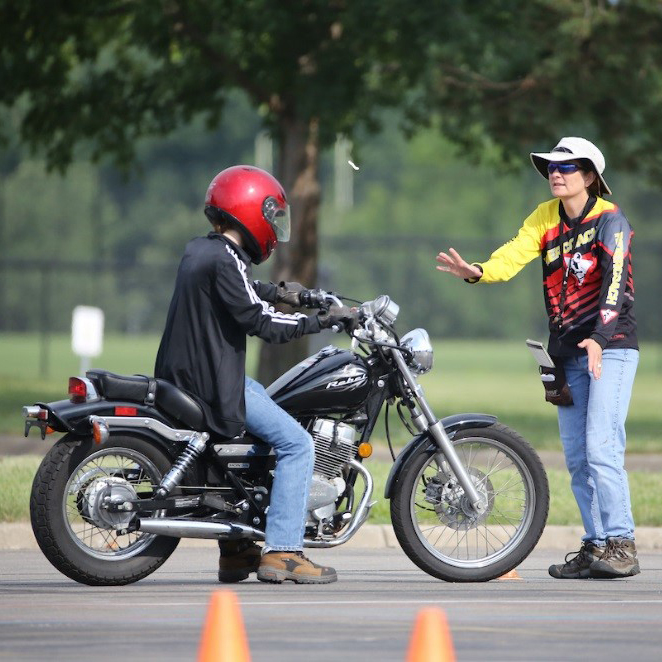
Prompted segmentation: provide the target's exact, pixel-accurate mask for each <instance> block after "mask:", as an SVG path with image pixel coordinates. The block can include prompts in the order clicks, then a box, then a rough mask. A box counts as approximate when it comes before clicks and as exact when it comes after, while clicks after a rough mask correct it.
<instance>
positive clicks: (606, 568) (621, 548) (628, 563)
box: [591, 538, 641, 579]
mask: <svg viewBox="0 0 662 662" xmlns="http://www.w3.org/2000/svg"><path fill="white" fill-rule="evenodd" d="M640 572H641V570H640V569H639V561H638V560H637V550H636V548H635V546H634V540H629V539H628V538H607V547H605V552H604V554H603V555H602V556H601V557H600V559H599V560H598V561H594V562H593V563H591V577H596V578H600V579H613V578H615V577H632V575H638V574H639V573H640Z"/></svg>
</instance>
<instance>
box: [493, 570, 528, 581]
mask: <svg viewBox="0 0 662 662" xmlns="http://www.w3.org/2000/svg"><path fill="white" fill-rule="evenodd" d="M497 579H498V580H502V579H522V578H521V577H520V576H519V574H518V573H517V570H511V571H510V572H507V573H506V574H505V575H501V577H497Z"/></svg>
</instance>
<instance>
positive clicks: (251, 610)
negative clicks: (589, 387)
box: [0, 546, 662, 662]
mask: <svg viewBox="0 0 662 662" xmlns="http://www.w3.org/2000/svg"><path fill="white" fill-rule="evenodd" d="M310 556H311V557H312V558H313V560H315V561H317V562H322V563H325V564H329V565H333V566H335V567H336V569H337V570H338V574H339V581H338V582H337V583H335V584H329V585H325V586H296V585H293V584H291V583H285V584H282V585H270V584H262V583H260V582H258V581H257V580H255V579H253V578H251V579H249V580H247V581H245V582H242V583H240V584H235V585H232V587H231V589H232V590H234V591H235V593H236V594H237V596H238V598H239V602H240V605H241V613H242V615H243V619H244V622H245V626H246V631H247V633H248V638H249V646H250V650H251V654H252V658H253V660H254V662H262V661H264V662H267V661H278V662H280V661H281V660H282V661H288V662H289V661H292V662H299V661H304V660H305V661H310V660H315V661H316V662H324V661H326V660H329V661H330V660H333V661H336V660H343V661H344V662H348V661H352V660H365V659H375V660H404V659H405V655H406V651H407V647H408V645H409V641H410V638H411V634H412V629H413V625H414V621H415V618H416V615H417V614H418V612H419V611H420V610H421V609H422V608H424V607H428V606H437V607H440V608H441V609H442V610H443V611H444V613H445V614H446V617H447V620H448V623H449V627H450V632H451V637H452V641H453V647H454V650H455V653H456V655H457V659H458V660H459V661H462V660H481V661H484V660H486V659H489V660H490V661H499V660H586V659H621V658H626V659H631V660H639V661H647V660H656V661H657V660H659V659H660V651H661V650H662V628H660V623H662V552H660V551H651V552H645V553H642V554H640V561H641V566H642V574H640V575H638V576H636V577H633V578H628V579H621V580H575V581H572V580H554V579H552V578H551V577H549V575H548V574H547V567H548V566H549V565H550V564H551V563H555V562H559V561H560V560H562V558H561V557H562V554H560V553H559V552H558V551H551V550H545V549H536V550H534V552H533V553H532V554H531V556H530V557H529V558H528V559H527V560H526V561H525V562H524V563H523V564H522V565H521V566H520V567H519V568H518V569H517V574H518V576H519V579H507V580H506V579H502V580H495V581H492V582H489V583H482V584H449V583H445V582H442V581H439V580H436V579H434V578H432V577H429V576H428V575H426V574H425V573H423V572H422V571H420V570H418V569H417V568H416V567H415V566H414V565H412V563H411V562H410V561H409V559H407V558H406V556H405V555H404V554H403V553H402V552H401V551H400V550H399V549H393V548H382V549H351V548H350V549H347V548H339V549H336V550H312V551H311V553H310ZM215 564H216V551H215V549H214V548H213V546H206V547H198V548H194V547H182V548H180V549H178V550H177V551H176V552H175V554H174V555H173V556H172V557H171V558H170V560H169V561H168V562H167V563H166V564H165V565H164V566H163V567H162V568H161V569H159V570H158V571H157V572H156V573H154V574H153V575H151V576H150V577H148V578H146V579H144V580H142V581H141V582H138V583H137V584H134V585H131V586H126V587H117V588H93V587H88V586H83V585H80V584H77V583H75V582H73V581H71V580H69V579H67V578H66V577H64V576H62V575H60V574H59V573H58V572H57V571H56V570H55V569H54V568H52V567H51V566H50V565H49V564H48V562H47V561H46V560H45V559H44V557H43V556H42V555H41V553H40V552H38V551H32V550H20V551H0V659H11V660H93V661H94V662H102V661H104V660H123V661H130V660H140V661H141V662H144V661H145V660H156V659H158V660H194V659H195V657H196V653H197V648H198V645H199V640H200V633H201V628H202V624H203V622H204V618H205V614H206V611H207V606H208V602H209V598H210V596H211V594H212V592H213V591H216V590H219V588H221V587H220V585H219V584H218V583H217V581H216V577H215V572H214V571H215Z"/></svg>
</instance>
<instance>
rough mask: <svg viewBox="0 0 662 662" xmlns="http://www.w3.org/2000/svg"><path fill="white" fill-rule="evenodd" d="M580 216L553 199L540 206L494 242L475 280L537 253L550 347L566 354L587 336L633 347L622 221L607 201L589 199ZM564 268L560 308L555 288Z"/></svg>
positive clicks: (502, 273) (488, 279)
mask: <svg viewBox="0 0 662 662" xmlns="http://www.w3.org/2000/svg"><path fill="white" fill-rule="evenodd" d="M592 200H594V203H593V205H592V206H590V203H589V209H588V211H587V212H586V215H585V216H584V217H583V218H581V217H580V218H579V219H575V220H574V222H573V220H569V219H568V218H567V216H566V215H565V212H564V211H563V207H562V206H561V202H560V201H559V200H556V199H554V200H549V201H548V202H544V203H543V204H541V205H539V206H538V207H537V209H536V210H535V211H534V212H533V213H532V214H531V215H530V216H529V217H528V218H527V219H526V220H525V221H524V224H523V225H522V227H521V228H520V230H519V232H518V233H517V236H516V237H515V238H513V239H511V240H510V241H509V242H507V243H505V244H504V245H503V246H501V247H500V248H498V249H497V250H496V251H494V253H492V255H491V256H490V259H489V260H487V262H482V263H480V262H477V263H475V264H476V265H477V266H479V267H480V268H481V269H482V270H483V275H482V276H481V278H480V280H479V282H481V283H496V282H500V281H506V280H509V279H511V278H512V277H513V276H514V275H515V274H517V273H518V272H519V271H520V270H521V269H522V268H523V267H524V266H525V265H526V264H528V263H529V262H531V260H533V259H534V258H536V257H538V256H541V258H542V273H543V290H544V295H545V306H546V308H547V314H548V316H549V330H550V338H549V353H550V354H552V355H554V356H573V355H575V356H576V355H580V354H582V353H583V352H584V350H581V349H579V348H577V343H579V342H581V341H582V340H584V339H585V338H588V337H590V338H593V339H594V340H595V341H597V342H598V343H599V344H600V346H601V347H602V348H603V349H604V348H605V347H609V348H615V347H621V348H632V349H637V348H638V344H637V333H636V328H637V324H636V321H635V316H634V310H633V304H634V280H633V277H632V260H631V253H630V245H631V241H632V237H633V235H634V233H633V231H632V228H631V227H630V224H629V223H628V220H627V219H626V218H625V215H624V214H623V213H622V212H621V210H620V209H619V208H618V207H617V206H616V205H615V204H613V203H611V202H608V201H606V200H603V199H602V198H595V199H592ZM566 271H567V279H566V280H567V284H566V292H565V296H564V301H563V310H561V309H560V308H561V306H560V304H561V299H562V296H561V292H562V284H563V279H564V275H566Z"/></svg>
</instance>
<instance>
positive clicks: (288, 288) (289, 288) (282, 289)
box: [276, 280, 307, 308]
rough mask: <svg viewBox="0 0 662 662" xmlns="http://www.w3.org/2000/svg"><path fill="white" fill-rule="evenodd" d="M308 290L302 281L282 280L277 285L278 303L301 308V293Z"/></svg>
mask: <svg viewBox="0 0 662 662" xmlns="http://www.w3.org/2000/svg"><path fill="white" fill-rule="evenodd" d="M302 292H307V290H306V288H305V287H304V286H303V285H302V284H301V283H295V282H292V283H287V282H285V281H284V280H281V281H280V283H278V285H276V303H287V304H289V305H290V306H293V307H294V308H299V307H300V306H301V305H302V304H301V293H302Z"/></svg>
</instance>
